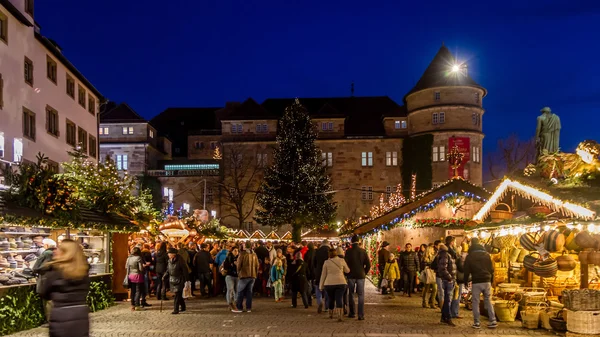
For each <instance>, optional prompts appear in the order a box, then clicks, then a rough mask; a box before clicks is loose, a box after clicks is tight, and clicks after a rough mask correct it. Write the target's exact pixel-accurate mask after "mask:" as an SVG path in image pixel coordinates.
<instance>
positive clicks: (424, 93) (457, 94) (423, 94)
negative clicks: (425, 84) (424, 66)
mask: <svg viewBox="0 0 600 337" xmlns="http://www.w3.org/2000/svg"><path fill="white" fill-rule="evenodd" d="M435 92H439V93H440V99H439V100H435ZM476 94H479V99H477V96H476ZM483 94H484V91H483V89H479V88H475V87H458V86H457V87H438V88H431V89H424V90H421V91H417V92H415V93H412V94H410V95H408V96H406V103H407V108H408V111H409V113H410V112H411V111H414V110H416V109H420V108H423V107H427V106H433V105H452V104H467V105H473V106H480V107H481V106H482V102H483Z"/></svg>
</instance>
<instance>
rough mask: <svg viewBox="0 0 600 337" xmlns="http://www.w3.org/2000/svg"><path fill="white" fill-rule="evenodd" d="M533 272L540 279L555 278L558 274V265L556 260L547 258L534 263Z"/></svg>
mask: <svg viewBox="0 0 600 337" xmlns="http://www.w3.org/2000/svg"><path fill="white" fill-rule="evenodd" d="M533 272H534V273H535V274H536V275H537V276H539V277H555V276H556V273H557V272H558V264H557V263H556V260H555V259H553V258H547V259H545V260H544V261H538V262H536V263H534V264H533Z"/></svg>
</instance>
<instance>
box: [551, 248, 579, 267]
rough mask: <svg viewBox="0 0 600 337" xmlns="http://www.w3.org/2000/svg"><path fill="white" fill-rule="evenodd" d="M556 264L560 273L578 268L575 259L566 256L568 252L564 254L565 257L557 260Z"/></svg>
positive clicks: (562, 256) (559, 257)
mask: <svg viewBox="0 0 600 337" xmlns="http://www.w3.org/2000/svg"><path fill="white" fill-rule="evenodd" d="M556 264H557V265H558V270H560V271H571V270H573V269H575V268H576V267H577V261H575V258H573V256H571V255H568V254H566V252H563V255H561V256H558V257H557V258H556Z"/></svg>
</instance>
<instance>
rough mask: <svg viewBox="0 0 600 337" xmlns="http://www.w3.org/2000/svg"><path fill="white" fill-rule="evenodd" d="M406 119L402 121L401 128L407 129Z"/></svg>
mask: <svg viewBox="0 0 600 337" xmlns="http://www.w3.org/2000/svg"><path fill="white" fill-rule="evenodd" d="M406 125H407V124H406V121H400V128H401V129H406Z"/></svg>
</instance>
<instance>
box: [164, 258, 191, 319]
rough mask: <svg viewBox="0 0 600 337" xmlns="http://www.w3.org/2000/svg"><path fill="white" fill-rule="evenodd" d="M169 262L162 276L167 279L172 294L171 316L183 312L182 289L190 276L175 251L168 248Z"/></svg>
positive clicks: (185, 264) (184, 263)
mask: <svg viewBox="0 0 600 337" xmlns="http://www.w3.org/2000/svg"><path fill="white" fill-rule="evenodd" d="M168 255H169V262H168V264H167V273H166V274H165V275H164V276H163V277H164V278H168V279H169V284H170V285H171V292H172V293H173V295H174V296H173V312H172V314H173V315H177V314H178V313H179V312H183V311H185V300H184V299H183V287H184V285H185V282H186V281H187V280H188V276H189V275H190V273H189V271H188V266H187V263H186V262H185V261H183V258H182V257H181V255H180V254H179V253H178V251H177V249H175V248H170V249H169V251H168Z"/></svg>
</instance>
